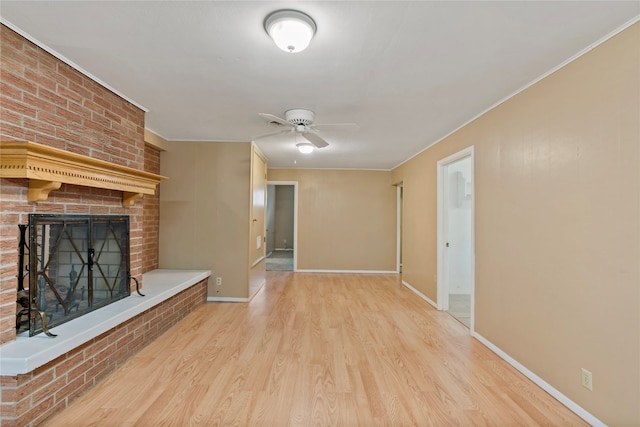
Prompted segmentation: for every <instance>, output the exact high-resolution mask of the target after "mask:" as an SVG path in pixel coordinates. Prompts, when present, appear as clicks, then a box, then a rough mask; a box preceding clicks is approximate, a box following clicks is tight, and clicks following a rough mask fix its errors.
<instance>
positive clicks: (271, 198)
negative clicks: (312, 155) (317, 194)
mask: <svg viewBox="0 0 640 427" xmlns="http://www.w3.org/2000/svg"><path fill="white" fill-rule="evenodd" d="M297 216H298V184H297V182H289V181H268V182H267V239H266V250H267V263H266V269H267V271H295V270H296V266H297V234H298V233H297Z"/></svg>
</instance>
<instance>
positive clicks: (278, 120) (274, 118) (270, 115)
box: [258, 113, 293, 126]
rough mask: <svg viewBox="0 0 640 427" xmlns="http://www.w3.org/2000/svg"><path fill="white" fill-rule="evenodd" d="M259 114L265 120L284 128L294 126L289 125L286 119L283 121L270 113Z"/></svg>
mask: <svg viewBox="0 0 640 427" xmlns="http://www.w3.org/2000/svg"><path fill="white" fill-rule="evenodd" d="M258 114H259V115H260V116H261V117H264V118H265V119H267V120H269V121H270V122H276V123H280V124H281V125H283V126H293V125H292V124H291V123H289V122H288V121H286V120H285V119H281V118H280V117H278V116H274V115H273V114H268V113H258Z"/></svg>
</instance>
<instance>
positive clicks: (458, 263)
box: [437, 147, 475, 331]
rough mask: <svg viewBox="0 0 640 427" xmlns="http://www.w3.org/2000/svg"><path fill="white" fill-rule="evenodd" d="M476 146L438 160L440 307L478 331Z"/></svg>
mask: <svg viewBox="0 0 640 427" xmlns="http://www.w3.org/2000/svg"><path fill="white" fill-rule="evenodd" d="M473 165H474V149H473V147H469V148H467V149H465V150H462V151H460V152H458V153H456V154H454V155H452V156H449V157H447V158H445V159H442V160H440V161H439V162H438V276H437V277H438V309H440V310H444V311H447V312H448V313H449V314H451V315H452V316H453V317H455V318H456V319H457V320H458V321H460V322H461V323H463V324H464V325H465V326H466V327H468V328H469V329H470V330H471V331H473V330H474V316H473V308H474V276H475V272H474V253H475V250H474V248H475V242H474V240H475V238H474V237H475V236H474V228H473V227H474V215H475V214H474V191H473V189H474V169H473Z"/></svg>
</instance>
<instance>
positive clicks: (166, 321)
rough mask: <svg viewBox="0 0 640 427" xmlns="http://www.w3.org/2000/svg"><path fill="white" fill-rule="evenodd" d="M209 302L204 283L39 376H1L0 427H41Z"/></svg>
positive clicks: (39, 372) (40, 370)
mask: <svg viewBox="0 0 640 427" xmlns="http://www.w3.org/2000/svg"><path fill="white" fill-rule="evenodd" d="M206 298H207V280H206V279H205V280H203V281H201V282H199V283H197V284H195V285H194V286H192V287H190V288H189V289H187V290H185V291H183V292H181V293H179V294H178V295H176V296H174V297H172V298H170V299H168V300H166V301H164V302H163V303H161V304H160V305H158V306H156V307H154V308H152V309H150V310H147V311H145V312H144V313H142V314H140V315H139V316H137V317H136V318H134V319H132V320H131V321H129V322H128V323H124V324H122V325H120V326H118V327H116V328H114V329H112V330H111V331H109V332H107V333H105V334H103V335H101V336H99V337H97V338H94V339H93V340H91V341H90V342H88V343H86V344H85V345H83V346H81V347H78V348H76V349H75V350H73V351H71V352H69V353H67V354H66V355H64V356H61V357H59V358H58V359H56V360H54V361H52V362H50V363H48V364H46V365H45V366H42V367H40V368H38V369H36V370H35V371H33V372H31V373H28V374H24V375H17V376H3V377H0V392H1V394H2V399H1V401H2V404H1V406H0V414H2V417H1V418H0V425H2V426H3V427H23V426H36V425H38V424H40V423H42V422H43V421H44V420H46V419H47V418H49V417H51V416H52V415H53V414H55V413H56V412H59V411H61V410H63V409H64V408H66V407H67V406H68V405H69V404H70V403H71V401H72V400H73V399H74V398H76V397H78V396H79V395H80V394H81V393H83V392H85V391H87V390H88V389H89V388H91V387H93V386H94V385H96V384H97V383H98V382H100V381H101V380H102V379H104V378H105V377H106V376H107V375H109V374H110V373H111V372H113V370H114V369H116V368H117V367H118V366H120V365H122V363H124V361H125V360H127V359H128V358H129V357H131V356H133V355H134V354H135V353H137V352H138V351H140V350H141V349H142V348H143V347H144V346H146V345H147V344H149V343H150V342H152V341H153V340H154V339H156V338H157V337H158V336H159V335H161V334H162V333H163V332H165V331H166V330H167V329H169V328H170V327H171V326H173V325H174V324H175V323H177V322H178V321H179V320H180V319H182V318H183V317H184V316H186V315H187V314H189V313H190V312H191V311H193V309H194V308H195V307H197V306H199V305H200V304H203V303H204V301H205V300H206Z"/></svg>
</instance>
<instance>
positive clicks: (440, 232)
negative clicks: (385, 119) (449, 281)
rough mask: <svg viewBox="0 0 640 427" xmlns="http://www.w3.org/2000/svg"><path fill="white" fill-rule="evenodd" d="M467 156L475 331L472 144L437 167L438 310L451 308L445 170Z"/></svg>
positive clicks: (473, 160)
mask: <svg viewBox="0 0 640 427" xmlns="http://www.w3.org/2000/svg"><path fill="white" fill-rule="evenodd" d="M466 157H470V159H471V165H470V166H469V168H470V173H471V227H470V233H471V236H470V240H471V254H470V256H471V271H470V280H471V283H470V284H469V285H470V289H471V291H470V292H471V307H470V308H471V310H470V324H469V330H470V331H471V332H473V331H474V330H475V288H476V231H475V222H476V208H475V205H476V172H475V147H474V146H473V145H472V146H470V147H467V148H465V149H463V150H460V151H458V152H457V153H454V154H452V155H450V156H447V157H445V158H444V159H441V160H438V162H437V168H438V176H437V193H438V195H437V212H438V213H437V215H438V218H437V227H438V228H437V245H438V246H437V272H436V274H437V292H438V294H437V299H438V304H437V306H438V310H448V309H449V300H448V298H445V296H446V295H447V294H448V289H446V281H445V280H444V277H445V276H444V275H445V274H446V273H445V266H444V245H445V241H444V235H445V230H444V214H445V210H444V179H445V177H444V170H445V167H446V166H447V165H450V164H451V163H453V162H456V161H458V160H461V159H464V158H466Z"/></svg>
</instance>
